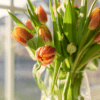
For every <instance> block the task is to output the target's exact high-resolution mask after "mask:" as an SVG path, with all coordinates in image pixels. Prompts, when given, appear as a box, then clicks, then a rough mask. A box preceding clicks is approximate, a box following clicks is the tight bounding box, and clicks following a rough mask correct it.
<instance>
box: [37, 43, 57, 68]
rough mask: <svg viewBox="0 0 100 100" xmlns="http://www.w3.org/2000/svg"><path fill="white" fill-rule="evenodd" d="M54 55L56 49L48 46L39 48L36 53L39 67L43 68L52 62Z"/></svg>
mask: <svg viewBox="0 0 100 100" xmlns="http://www.w3.org/2000/svg"><path fill="white" fill-rule="evenodd" d="M55 54H56V49H55V48H54V47H51V46H48V45H47V46H43V47H40V48H39V49H38V50H37V51H36V57H37V60H38V61H39V62H41V65H43V66H46V65H48V64H50V63H51V62H52V61H53V60H54V58H55Z"/></svg>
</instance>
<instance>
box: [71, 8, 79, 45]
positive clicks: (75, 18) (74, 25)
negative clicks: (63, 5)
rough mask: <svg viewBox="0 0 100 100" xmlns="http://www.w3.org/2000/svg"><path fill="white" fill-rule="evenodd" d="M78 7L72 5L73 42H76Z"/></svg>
mask: <svg viewBox="0 0 100 100" xmlns="http://www.w3.org/2000/svg"><path fill="white" fill-rule="evenodd" d="M78 12H79V11H78V9H77V8H75V7H72V33H73V37H74V38H73V43H75V44H76V41H77V23H78Z"/></svg>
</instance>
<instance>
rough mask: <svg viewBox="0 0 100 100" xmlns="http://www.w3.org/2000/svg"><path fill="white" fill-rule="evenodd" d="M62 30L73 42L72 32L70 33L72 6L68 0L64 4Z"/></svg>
mask: <svg viewBox="0 0 100 100" xmlns="http://www.w3.org/2000/svg"><path fill="white" fill-rule="evenodd" d="M63 30H64V34H65V36H66V37H67V38H68V40H69V42H73V37H72V36H73V34H72V8H71V3H70V0H68V4H67V6H66V10H65V14H64V21H63Z"/></svg>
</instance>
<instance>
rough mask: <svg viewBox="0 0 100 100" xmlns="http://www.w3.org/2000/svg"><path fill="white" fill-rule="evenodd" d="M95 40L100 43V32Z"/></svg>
mask: <svg viewBox="0 0 100 100" xmlns="http://www.w3.org/2000/svg"><path fill="white" fill-rule="evenodd" d="M94 41H95V42H97V43H98V44H100V32H99V33H98V34H97V35H96V36H95V38H94Z"/></svg>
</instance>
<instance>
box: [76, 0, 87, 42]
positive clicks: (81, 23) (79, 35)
mask: <svg viewBox="0 0 100 100" xmlns="http://www.w3.org/2000/svg"><path fill="white" fill-rule="evenodd" d="M86 14H87V0H82V1H81V8H80V14H79V26H78V32H77V44H79V43H80V39H81V38H82V29H83V26H84V23H85V19H86Z"/></svg>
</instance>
